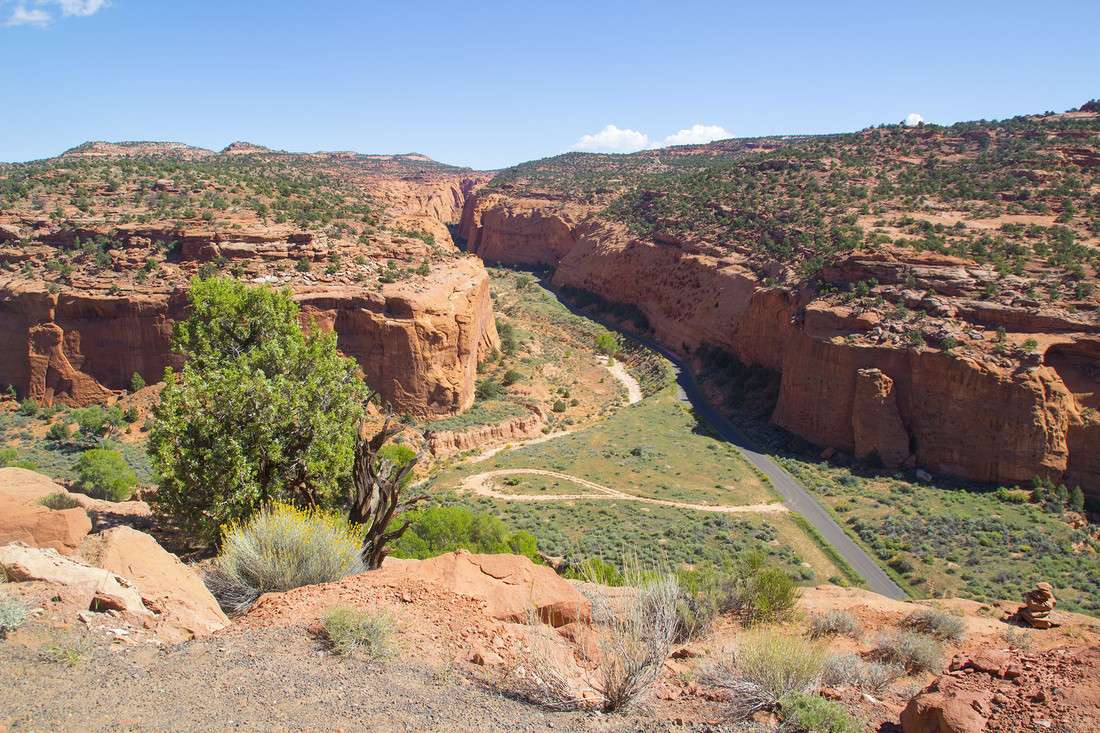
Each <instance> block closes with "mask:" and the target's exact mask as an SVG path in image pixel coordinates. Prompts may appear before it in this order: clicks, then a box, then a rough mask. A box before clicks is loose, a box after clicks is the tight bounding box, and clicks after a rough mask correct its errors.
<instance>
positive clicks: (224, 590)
mask: <svg viewBox="0 0 1100 733" xmlns="http://www.w3.org/2000/svg"><path fill="white" fill-rule="evenodd" d="M360 550H361V537H360V535H359V533H358V532H357V531H356V529H355V528H353V527H352V526H351V525H349V524H348V522H347V520H345V519H344V518H343V517H339V516H336V515H332V514H326V513H324V512H321V511H317V510H311V509H298V508H296V507H292V506H288V505H286V504H270V505H268V506H266V507H264V508H262V509H261V510H260V511H258V512H256V513H255V514H253V515H252V517H251V518H250V519H248V520H247V521H245V522H244V523H242V524H231V525H229V526H227V527H226V528H225V532H224V534H223V539H222V548H221V554H219V555H218V557H217V559H216V560H215V562H214V566H213V568H212V570H211V571H210V572H209V573H207V576H206V585H207V587H209V588H210V591H211V592H212V593H213V594H214V596H215V597H216V598H217V599H218V602H219V603H220V604H221V606H222V608H225V609H227V610H228V611H231V612H235V613H243V612H244V611H246V610H248V607H249V606H251V605H252V604H253V603H254V602H255V601H256V599H257V598H259V597H260V596H261V595H262V594H264V593H271V592H279V591H288V590H291V589H293V588H300V587H302V586H304V585H315V584H317V583H330V582H332V581H334V580H339V579H340V578H343V577H344V576H346V575H354V574H355V573H361V572H363V563H362V561H361V560H360V558H359V553H360Z"/></svg>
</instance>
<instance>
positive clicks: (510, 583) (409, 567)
mask: <svg viewBox="0 0 1100 733" xmlns="http://www.w3.org/2000/svg"><path fill="white" fill-rule="evenodd" d="M377 572H381V573H383V574H387V573H388V574H391V575H398V576H401V577H404V578H406V579H410V578H411V579H416V580H422V581H426V582H430V583H433V584H435V585H438V586H442V587H445V588H447V589H448V590H451V591H453V592H455V593H458V594H459V595H463V596H467V597H469V598H476V599H478V600H481V601H484V603H485V612H486V615H487V616H488V617H489V618H493V619H498V620H501V621H515V622H519V623H524V622H526V621H527V620H528V617H529V616H530V614H532V613H534V614H535V615H536V616H538V617H539V618H541V619H542V620H543V621H544V622H546V623H549V624H551V625H553V626H564V625H566V624H570V623H573V622H575V621H581V620H586V619H587V618H588V616H589V613H590V608H589V603H588V601H587V600H586V599H585V598H584V597H583V596H582V595H581V594H580V592H578V591H577V589H576V588H574V587H573V586H572V585H570V584H569V583H568V582H567V581H566V580H564V579H562V578H561V576H559V575H558V574H557V573H555V572H554V571H553V570H552V569H550V568H548V567H544V566H542V565H536V564H534V563H533V562H531V561H530V560H528V559H527V558H525V557H520V556H519V555H474V554H471V553H470V552H469V551H468V550H457V551H455V552H451V553H448V554H446V555H439V556H438V557H432V558H429V559H427V560H420V561H416V562H400V563H395V564H393V565H391V566H390V567H383V568H382V570H381V571H377Z"/></svg>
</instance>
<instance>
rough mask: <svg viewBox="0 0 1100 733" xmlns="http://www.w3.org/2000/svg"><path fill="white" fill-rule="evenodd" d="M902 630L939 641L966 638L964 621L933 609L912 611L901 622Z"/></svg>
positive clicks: (957, 640)
mask: <svg viewBox="0 0 1100 733" xmlns="http://www.w3.org/2000/svg"><path fill="white" fill-rule="evenodd" d="M901 626H902V628H904V629H909V630H910V631H916V632H918V633H921V634H928V635H929V636H932V637H935V638H936V639H939V640H940V641H954V642H959V641H962V639H963V637H964V636H966V619H964V618H963V617H961V616H955V615H954V614H950V613H945V612H943V611H940V610H937V609H935V608H922V609H919V610H917V611H913V612H912V613H911V614H909V615H908V616H906V617H905V620H904V621H902V622H901Z"/></svg>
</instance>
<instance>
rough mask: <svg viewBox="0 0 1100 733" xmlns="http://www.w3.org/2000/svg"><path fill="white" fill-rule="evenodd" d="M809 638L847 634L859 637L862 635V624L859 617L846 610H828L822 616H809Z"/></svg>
mask: <svg viewBox="0 0 1100 733" xmlns="http://www.w3.org/2000/svg"><path fill="white" fill-rule="evenodd" d="M809 634H810V638H811V639H820V638H821V637H823V636H847V637H850V638H852V639H859V638H860V637H861V636H863V625H862V624H860V622H859V619H858V618H856V617H855V616H853V615H852V614H850V613H847V612H846V611H829V612H828V613H826V614H825V615H824V616H813V617H811V618H810V630H809Z"/></svg>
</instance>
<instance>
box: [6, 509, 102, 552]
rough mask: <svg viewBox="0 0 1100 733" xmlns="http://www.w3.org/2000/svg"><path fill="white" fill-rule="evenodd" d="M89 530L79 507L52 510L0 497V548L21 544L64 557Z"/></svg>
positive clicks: (90, 523)
mask: <svg viewBox="0 0 1100 733" xmlns="http://www.w3.org/2000/svg"><path fill="white" fill-rule="evenodd" d="M91 531H92V520H91V519H89V518H88V513H87V512H85V511H84V510H83V509H81V508H79V507H77V508H75V509H63V510H60V511H54V510H53V509H49V508H47V507H44V506H36V505H33V504H20V503H18V502H15V501H12V500H11V499H8V498H6V497H3V496H0V545H7V544H9V543H12V542H23V543H25V544H27V545H30V546H31V547H49V548H52V549H54V550H57V551H58V552H59V553H61V554H62V555H68V554H71V553H72V551H73V548H75V547H76V546H77V545H78V544H80V541H81V540H82V539H84V536H85V535H87V534H88V533H89V532H91Z"/></svg>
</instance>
